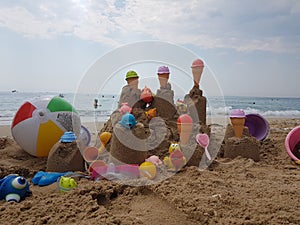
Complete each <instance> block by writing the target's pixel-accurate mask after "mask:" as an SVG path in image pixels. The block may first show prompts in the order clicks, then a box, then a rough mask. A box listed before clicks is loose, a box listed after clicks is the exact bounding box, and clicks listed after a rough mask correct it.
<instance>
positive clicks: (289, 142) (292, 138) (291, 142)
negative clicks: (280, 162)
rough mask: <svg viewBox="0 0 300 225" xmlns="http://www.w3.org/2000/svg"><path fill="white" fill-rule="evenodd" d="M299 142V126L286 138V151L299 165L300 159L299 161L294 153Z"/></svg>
mask: <svg viewBox="0 0 300 225" xmlns="http://www.w3.org/2000/svg"><path fill="white" fill-rule="evenodd" d="M299 142H300V126H297V127H295V128H293V129H292V130H291V131H290V132H289V133H288V135H287V136H286V138H285V149H286V151H287V153H288V155H289V156H290V157H291V158H292V159H293V160H295V161H296V162H297V163H300V159H298V158H297V157H296V156H295V155H294V153H293V152H292V151H293V149H294V148H295V146H296V145H297V144H298V143H299Z"/></svg>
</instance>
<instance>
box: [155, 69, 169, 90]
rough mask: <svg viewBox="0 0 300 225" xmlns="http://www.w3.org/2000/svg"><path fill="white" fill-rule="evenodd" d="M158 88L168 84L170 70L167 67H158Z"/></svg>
mask: <svg viewBox="0 0 300 225" xmlns="http://www.w3.org/2000/svg"><path fill="white" fill-rule="evenodd" d="M157 75H158V80H159V84H160V87H165V86H167V84H168V80H169V75H170V70H169V68H168V67H167V66H160V67H159V68H158V71H157Z"/></svg>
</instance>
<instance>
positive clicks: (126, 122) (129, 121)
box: [119, 113, 137, 129]
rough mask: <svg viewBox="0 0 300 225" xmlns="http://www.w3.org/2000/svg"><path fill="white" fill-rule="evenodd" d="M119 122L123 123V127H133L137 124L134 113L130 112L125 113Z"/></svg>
mask: <svg viewBox="0 0 300 225" xmlns="http://www.w3.org/2000/svg"><path fill="white" fill-rule="evenodd" d="M119 124H121V125H122V126H123V127H125V128H127V129H131V128H133V127H134V126H135V125H136V124H137V122H136V120H135V117H134V115H132V114H130V113H126V114H125V115H123V116H122V119H121V121H119Z"/></svg>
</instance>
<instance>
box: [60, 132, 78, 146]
mask: <svg viewBox="0 0 300 225" xmlns="http://www.w3.org/2000/svg"><path fill="white" fill-rule="evenodd" d="M75 140H76V135H75V134H74V133H73V132H72V131H67V132H65V133H64V134H63V135H62V136H61V138H60V140H59V141H60V143H71V142H73V141H75Z"/></svg>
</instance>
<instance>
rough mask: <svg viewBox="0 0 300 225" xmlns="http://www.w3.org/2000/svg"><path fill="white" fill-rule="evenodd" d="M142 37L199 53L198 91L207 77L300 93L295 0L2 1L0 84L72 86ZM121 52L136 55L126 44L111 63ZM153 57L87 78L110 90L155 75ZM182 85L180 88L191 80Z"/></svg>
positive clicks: (227, 86) (226, 90)
mask: <svg viewBox="0 0 300 225" xmlns="http://www.w3.org/2000/svg"><path fill="white" fill-rule="evenodd" d="M143 41H158V42H162V43H168V44H171V45H174V46H177V47H178V48H182V49H185V50H186V51H190V52H192V53H193V54H194V55H196V56H198V57H199V58H201V59H203V61H204V62H205V69H204V73H203V79H204V80H203V87H206V90H204V92H205V91H207V92H208V90H207V89H209V88H211V87H210V86H207V85H206V86H205V82H206V79H207V76H212V77H214V79H215V82H216V85H218V87H219V89H221V91H222V93H223V94H224V95H230V96H266V97H269V96H270V97H273V96H274V97H275V96H276V97H299V96H300V88H299V87H300V72H299V71H300V1H298V0H243V1H240V0H185V1H183V0H182V1H175V0H160V1H154V0H143V1H137V0H136V1H135V0H130V1H129V0H128V1H125V0H102V1H88V0H86V1H80V0H73V1H71V0H69V1H67V0H63V1H50V0H48V1H47V0H46V1H36V0H27V1H16V0H2V1H0V78H1V80H0V91H11V90H17V91H20V92H28V91H30V92H31V91H33V92H35V91H50V92H59V93H69V92H76V91H78V88H79V87H80V85H81V84H82V81H83V80H84V78H85V76H86V74H88V73H89V71H90V70H91V68H92V67H93V65H94V64H95V63H98V62H99V60H100V61H101V60H102V58H103V57H105V56H106V55H109V54H110V53H111V52H112V51H117V52H118V49H119V48H123V47H124V46H126V45H134V43H139V42H143ZM177 47H175V48H177ZM157 52H158V54H160V52H159V50H158V49H157ZM179 52H180V51H179ZM143 54H144V53H143V51H139V57H141V59H143V58H144V57H143ZM174 55H176V57H178V59H180V57H183V56H181V55H179V54H176V52H174ZM120 57H126V58H127V60H129V61H130V59H131V57H132V58H134V57H133V56H132V55H131V52H130V51H129V52H128V55H126V54H120V55H118V56H117V57H115V58H112V60H111V61H110V63H109V66H110V67H115V65H117V64H118V63H116V62H119V61H122V59H121V58H120ZM183 61H184V60H183ZM159 63H161V62H156V63H154V64H151V63H150V64H147V63H145V64H146V66H145V65H144V64H143V63H141V62H139V63H136V62H135V61H133V63H132V64H130V65H123V67H122V68H119V67H118V68H114V71H115V73H114V74H110V76H112V77H113V78H114V79H112V80H113V82H112V81H111V82H110V83H109V82H106V83H105V80H106V79H107V76H108V75H107V74H102V73H101V71H99V77H97V79H96V78H95V79H94V80H93V82H94V83H99V88H100V86H101V85H102V86H103V84H106V89H105V90H111V91H112V92H116V91H117V89H119V88H120V87H122V86H123V85H125V80H124V76H125V75H124V73H125V72H126V70H127V69H136V70H138V72H139V74H140V75H141V77H142V76H143V75H145V76H146V74H151V75H153V76H154V77H155V72H156V69H157V66H159ZM191 63H192V62H191ZM118 65H119V64H118ZM147 65H150V66H151V69H149V68H150V67H149V66H147ZM188 66H189V65H188ZM100 70H101V68H100ZM178 71H179V70H177V69H176V68H175V67H171V77H170V82H171V83H174V84H175V85H173V86H174V87H175V86H176V85H179V86H180V84H182V83H185V81H181V80H180V79H181V78H182V77H180V76H181V75H180V72H178ZM186 73H190V71H186ZM186 82H187V83H188V84H185V85H181V86H182V87H183V89H184V91H185V90H186V89H187V88H189V87H192V83H191V81H190V80H188V79H187V80H186ZM189 82H190V83H189ZM201 85H202V83H201ZM182 87H181V89H182ZM188 91H189V90H186V92H188Z"/></svg>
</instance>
